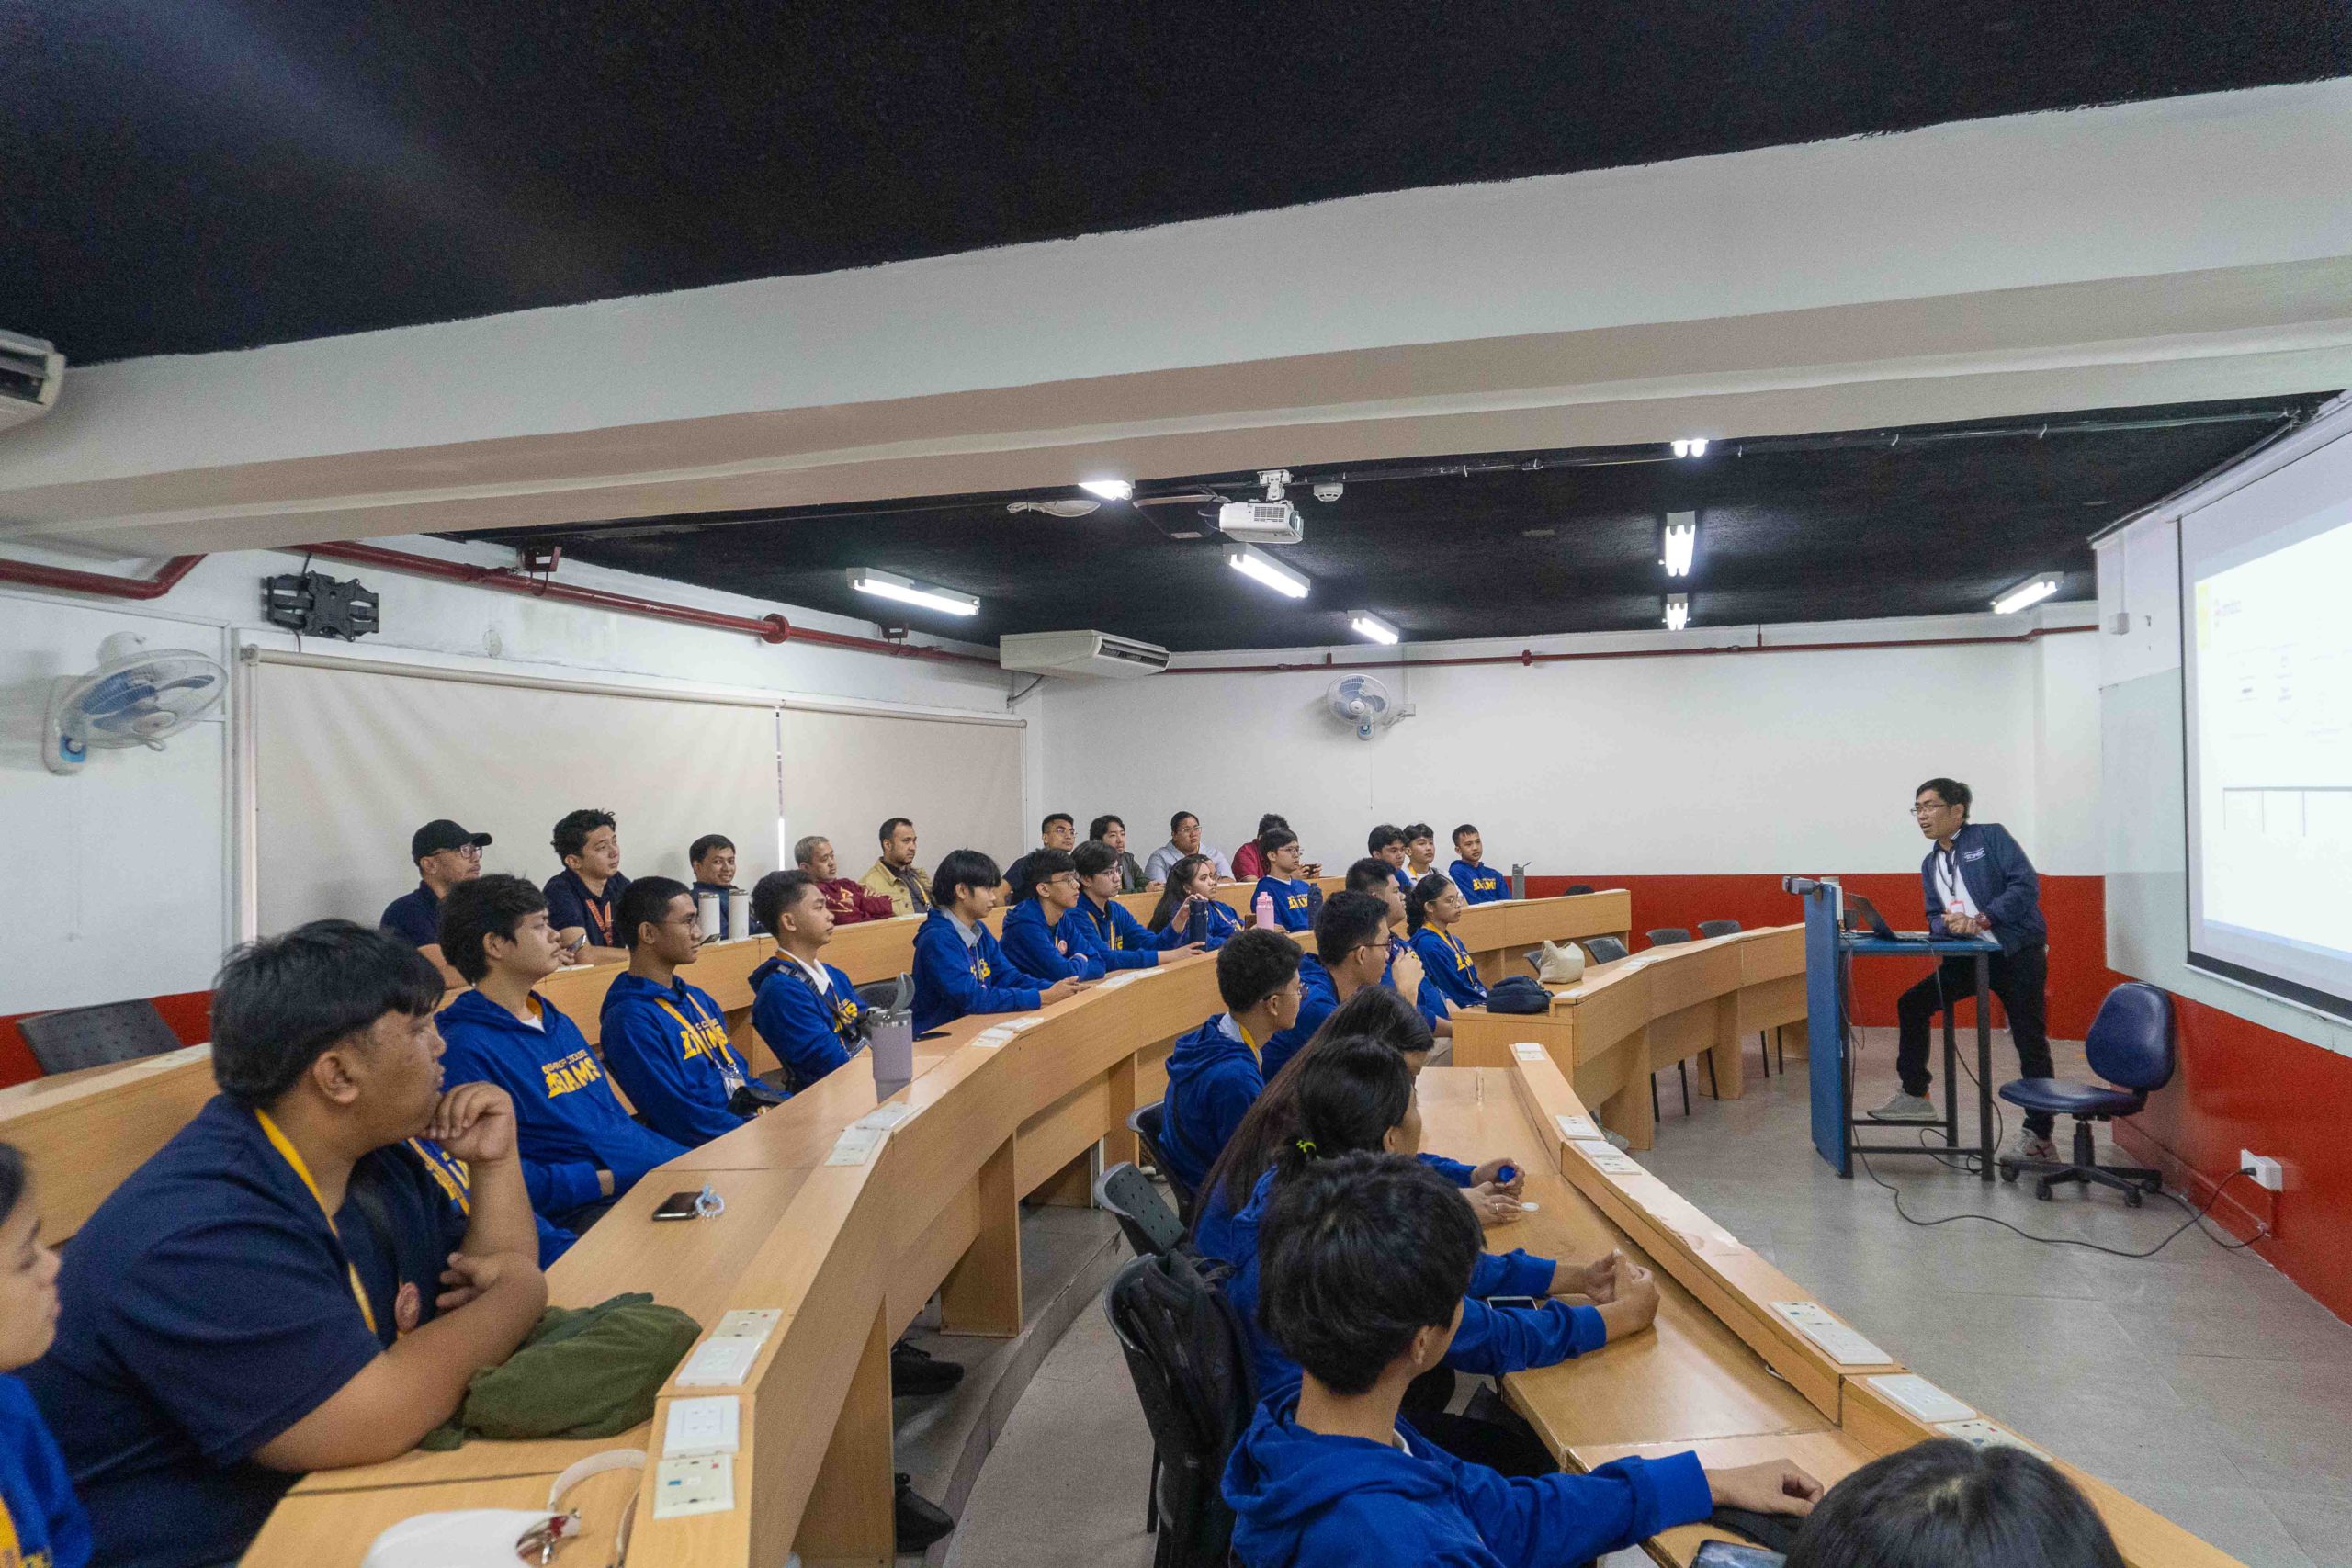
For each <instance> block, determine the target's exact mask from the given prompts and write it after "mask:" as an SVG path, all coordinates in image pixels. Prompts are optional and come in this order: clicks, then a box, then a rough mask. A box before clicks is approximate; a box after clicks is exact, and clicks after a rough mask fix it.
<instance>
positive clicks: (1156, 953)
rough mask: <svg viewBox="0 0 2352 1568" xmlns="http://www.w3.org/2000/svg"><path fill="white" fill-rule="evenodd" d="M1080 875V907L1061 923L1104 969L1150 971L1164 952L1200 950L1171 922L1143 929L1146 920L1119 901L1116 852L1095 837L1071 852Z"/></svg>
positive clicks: (1183, 953) (1184, 953) (1076, 944)
mask: <svg viewBox="0 0 2352 1568" xmlns="http://www.w3.org/2000/svg"><path fill="white" fill-rule="evenodd" d="M1069 858H1070V864H1071V867H1072V868H1073V869H1074V870H1076V872H1077V873H1078V895H1079V897H1078V907H1077V908H1075V909H1073V910H1071V911H1070V913H1069V916H1068V917H1066V918H1065V919H1063V921H1062V926H1061V929H1062V930H1063V931H1065V932H1067V933H1068V934H1069V938H1070V945H1071V947H1072V948H1073V949H1078V948H1081V947H1082V948H1083V949H1084V951H1085V953H1087V955H1088V956H1089V957H1091V958H1092V959H1094V960H1095V962H1097V963H1099V964H1102V965H1103V969H1104V971H1105V972H1106V973H1107V972H1108V971H1110V970H1113V969H1150V968H1155V967H1157V966H1158V965H1159V964H1160V963H1161V962H1162V957H1161V955H1162V954H1163V953H1165V954H1171V955H1173V956H1175V957H1179V958H1182V957H1187V956H1189V955H1191V954H1193V953H1199V952H1202V951H1204V944H1203V943H1200V942H1191V943H1187V942H1185V941H1184V927H1183V925H1182V924H1181V923H1179V922H1177V921H1175V920H1170V921H1169V922H1168V925H1167V927H1166V929H1165V930H1162V931H1158V932H1154V931H1146V930H1145V929H1144V923H1143V922H1142V921H1141V920H1138V919H1136V918H1135V916H1133V915H1132V914H1130V913H1128V912H1127V907H1126V906H1125V904H1122V903H1120V902H1119V877H1120V870H1119V858H1120V857H1119V852H1118V851H1117V850H1114V849H1113V848H1112V847H1111V846H1110V845H1108V844H1106V843H1103V841H1102V840H1099V839H1089V840H1086V842H1084V843H1082V844H1080V845H1079V846H1078V848H1076V849H1074V850H1072V851H1071V852H1070V856H1069Z"/></svg>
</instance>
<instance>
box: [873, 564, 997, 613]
mask: <svg viewBox="0 0 2352 1568" xmlns="http://www.w3.org/2000/svg"><path fill="white" fill-rule="evenodd" d="M849 585H850V586H851V587H852V588H854V589H856V590H857V591H858V592H860V593H871V594H873V595H874V596H875V597H876V598H877V599H895V600H897V601H898V602H899V604H920V605H922V607H923V608H924V609H926V610H943V611H944V612H946V613H947V614H948V615H978V614H979V611H980V602H979V601H978V599H975V598H973V597H972V596H971V595H970V594H969V593H958V592H956V590H954V589H953V588H942V587H940V586H939V585H938V584H936V583H932V582H917V581H915V580H914V579H913V578H911V577H900V576H899V574H898V573H896V572H893V571H876V570H874V569H873V568H872V567H870V566H854V567H852V568H850V569H849Z"/></svg>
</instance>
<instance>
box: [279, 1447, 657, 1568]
mask: <svg viewBox="0 0 2352 1568" xmlns="http://www.w3.org/2000/svg"><path fill="white" fill-rule="evenodd" d="M641 1442H642V1433H641V1432H640V1433H639V1434H638V1435H637V1436H636V1437H634V1438H607V1439H606V1440H605V1441H604V1442H601V1443H590V1444H586V1445H584V1448H585V1451H587V1452H591V1453H593V1452H597V1451H600V1450H604V1449H608V1448H629V1447H634V1446H639V1444H641ZM484 1446H488V1447H499V1446H503V1447H509V1448H515V1447H521V1446H522V1445H519V1444H505V1445H480V1444H469V1446H468V1449H467V1450H459V1451H460V1452H466V1451H469V1450H470V1449H472V1448H476V1447H484ZM567 1462H569V1461H567ZM561 1472H562V1466H560V1465H559V1466H557V1467H555V1468H554V1469H551V1470H548V1471H547V1472H544V1473H533V1474H527V1475H510V1476H483V1475H481V1474H479V1473H477V1474H475V1475H473V1476H469V1477H463V1478H459V1479H455V1480H450V1481H446V1482H442V1483H438V1484H435V1485H423V1486H417V1487H414V1488H410V1489H402V1490H398V1491H388V1490H378V1491H373V1492H344V1493H336V1494H334V1495H322V1494H314V1493H307V1492H302V1491H297V1492H295V1493H292V1494H289V1495H288V1496H287V1498H286V1500H285V1501H283V1502H281V1503H280V1504H278V1506H277V1507H276V1508H275V1509H273V1510H272V1511H271V1513H270V1516H269V1522H268V1523H267V1524H266V1525H264V1526H263V1527H262V1532H261V1535H260V1536H259V1537H258V1538H257V1539H256V1540H254V1544H253V1545H252V1546H251V1547H250V1548H248V1549H247V1551H248V1553H249V1555H250V1557H251V1558H252V1560H253V1561H254V1562H303V1563H317V1564H326V1563H356V1562H358V1561H359V1560H360V1559H361V1557H363V1556H364V1555H365V1554H366V1553H367V1551H368V1546H369V1545H370V1544H372V1543H373V1542H374V1540H375V1539H376V1538H377V1537H378V1536H379V1535H380V1534H382V1533H383V1532H384V1531H385V1530H386V1529H390V1527H392V1526H393V1525H396V1524H398V1523H400V1522H401V1520H402V1519H405V1518H408V1517H412V1516H413V1515H416V1514H430V1513H438V1512H442V1511H444V1510H455V1509H459V1508H529V1509H537V1508H541V1507H544V1506H547V1500H548V1483H549V1482H551V1481H552V1480H553V1479H554V1478H555V1477H556V1476H557V1475H559V1474H560V1473H561ZM651 1475H652V1472H651V1471H650V1470H646V1471H641V1472H639V1471H628V1472H612V1473H608V1474H605V1475H592V1476H590V1477H589V1478H588V1479H587V1480H585V1481H583V1482H582V1483H580V1484H579V1485H577V1486H575V1487H573V1488H572V1489H571V1491H570V1492H569V1493H567V1494H565V1495H564V1499H563V1506H565V1507H567V1508H577V1509H579V1510H580V1513H581V1517H582V1523H583V1524H584V1525H585V1526H586V1527H587V1528H586V1529H585V1531H584V1532H583V1533H582V1535H581V1536H580V1537H579V1538H578V1539H576V1540H572V1541H571V1542H570V1543H568V1544H567V1545H566V1546H565V1547H564V1549H563V1550H562V1551H560V1552H559V1553H558V1554H557V1555H556V1557H555V1559H554V1561H555V1562H556V1563H558V1564H561V1565H563V1568H594V1565H596V1564H600V1563H605V1562H612V1561H613V1559H614V1555H615V1553H614V1551H613V1546H614V1543H615V1541H616V1538H617V1536H618V1533H619V1530H620V1523H621V1518H622V1516H623V1515H624V1514H625V1513H626V1512H627V1511H628V1505H629V1499H630V1498H632V1497H633V1496H635V1495H636V1493H637V1489H638V1486H639V1478H640V1477H643V1478H644V1479H645V1481H646V1482H648V1483H650V1479H651Z"/></svg>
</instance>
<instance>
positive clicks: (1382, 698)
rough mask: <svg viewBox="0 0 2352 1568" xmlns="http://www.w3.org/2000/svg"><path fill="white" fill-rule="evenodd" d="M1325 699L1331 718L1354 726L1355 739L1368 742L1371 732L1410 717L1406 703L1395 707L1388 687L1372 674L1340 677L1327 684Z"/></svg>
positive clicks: (1395, 703)
mask: <svg viewBox="0 0 2352 1568" xmlns="http://www.w3.org/2000/svg"><path fill="white" fill-rule="evenodd" d="M1327 700H1328V701H1329V703H1330V705H1331V713H1332V716H1334V717H1337V718H1339V719H1340V720H1342V721H1344V722H1346V723H1348V724H1350V725H1352V726H1354V727H1355V732H1356V739H1359V740H1369V739H1372V737H1373V732H1374V731H1375V730H1381V729H1385V728H1388V727H1389V726H1390V725H1392V724H1394V723H1396V722H1397V720H1398V719H1400V718H1410V717H1412V716H1413V707H1412V705H1411V704H1409V703H1408V704H1406V705H1404V706H1403V707H1399V706H1397V702H1396V700H1395V699H1394V698H1392V697H1391V696H1389V694H1388V688H1387V687H1386V686H1385V685H1384V684H1382V683H1381V681H1380V679H1379V678H1378V677H1377V676H1373V675H1342V676H1340V678H1339V679H1338V680H1336V681H1334V682H1331V690H1330V691H1329V694H1327Z"/></svg>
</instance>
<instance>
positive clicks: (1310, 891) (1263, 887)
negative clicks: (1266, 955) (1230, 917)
mask: <svg viewBox="0 0 2352 1568" xmlns="http://www.w3.org/2000/svg"><path fill="white" fill-rule="evenodd" d="M1261 897H1265V898H1271V899H1272V900H1273V904H1274V924H1276V925H1278V926H1280V927H1281V928H1282V929H1283V930H1284V931H1313V930H1314V929H1315V885H1314V884H1313V883H1311V882H1304V881H1299V880H1297V879H1295V878H1292V877H1286V876H1275V875H1273V874H1271V873H1270V874H1267V875H1264V876H1261V877H1260V878H1259V879H1258V886H1257V889H1256V891H1254V892H1252V893H1251V894H1250V908H1252V909H1255V908H1257V907H1258V900H1259V899H1260V898H1261Z"/></svg>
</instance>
